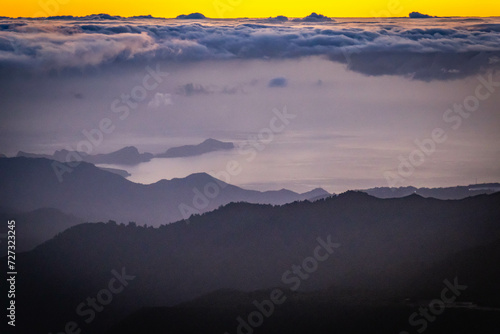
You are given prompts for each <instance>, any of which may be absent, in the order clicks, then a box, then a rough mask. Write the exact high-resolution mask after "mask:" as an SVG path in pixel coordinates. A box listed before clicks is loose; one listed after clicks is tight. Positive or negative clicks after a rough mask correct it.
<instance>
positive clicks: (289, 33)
mask: <svg viewBox="0 0 500 334" xmlns="http://www.w3.org/2000/svg"><path fill="white" fill-rule="evenodd" d="M275 19H276V18H275ZM206 21H207V22H206V23H203V24H201V23H200V22H195V23H192V22H185V20H175V19H171V20H167V19H155V18H150V17H147V16H143V17H136V18H120V17H111V16H109V15H108V16H107V15H105V14H99V15H93V16H91V17H84V18H75V17H58V18H51V19H50V20H27V19H0V73H2V72H6V71H9V70H19V69H25V70H28V71H32V70H36V71H40V70H42V71H43V70H46V71H53V70H56V71H61V70H65V69H82V68H86V67H95V66H105V65H106V64H110V63H117V62H151V61H155V60H162V61H176V62H186V61H204V60H225V59H242V60H244V59H285V58H299V57H307V56H324V57H327V58H328V59H331V60H332V61H337V62H341V63H344V64H346V65H347V67H348V68H349V69H350V70H353V71H357V72H360V73H363V74H366V75H403V76H409V77H412V78H415V79H420V80H433V79H454V78H460V77H464V76H468V75H473V74H475V73H478V72H480V71H483V70H485V69H488V68H491V67H495V68H497V67H498V62H495V61H492V59H498V57H499V56H500V19H498V18H497V19H495V18H491V19H484V20H482V22H480V23H478V22H477V21H467V20H463V19H452V18H449V19H436V20H435V21H436V23H435V24H434V25H432V26H430V25H429V24H426V26H425V27H421V26H418V24H419V23H418V22H419V21H420V20H411V19H378V21H373V22H369V21H367V22H348V21H345V22H344V21H341V20H340V19H339V20H337V21H330V20H329V18H326V17H323V16H322V15H317V14H316V15H314V14H311V15H310V16H308V17H306V18H304V19H301V20H300V22H293V21H290V20H288V21H286V20H284V19H283V18H280V19H279V20H278V22H276V21H275V22H274V23H273V21H272V20H269V19H267V20H260V21H259V20H209V19H207V20H206ZM311 21H312V22H311ZM438 21H439V22H438ZM410 22H411V23H410Z"/></svg>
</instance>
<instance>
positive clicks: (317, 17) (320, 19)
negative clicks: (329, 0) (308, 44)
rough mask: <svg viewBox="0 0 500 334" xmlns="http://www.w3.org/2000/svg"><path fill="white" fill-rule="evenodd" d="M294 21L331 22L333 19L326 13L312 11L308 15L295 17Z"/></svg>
mask: <svg viewBox="0 0 500 334" xmlns="http://www.w3.org/2000/svg"><path fill="white" fill-rule="evenodd" d="M294 21H295V22H330V21H333V20H332V19H331V18H329V17H328V16H325V15H321V14H316V13H311V15H308V16H306V17H304V18H297V19H294Z"/></svg>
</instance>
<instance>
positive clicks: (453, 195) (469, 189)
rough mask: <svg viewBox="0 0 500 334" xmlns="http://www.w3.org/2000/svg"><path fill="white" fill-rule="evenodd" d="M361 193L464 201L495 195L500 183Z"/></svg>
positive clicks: (499, 189)
mask: <svg viewBox="0 0 500 334" xmlns="http://www.w3.org/2000/svg"><path fill="white" fill-rule="evenodd" d="M361 191H363V192H365V193H367V194H369V195H372V196H375V197H379V198H397V197H405V196H409V195H412V194H417V195H420V196H422V197H432V198H438V199H462V198H466V197H470V196H477V195H482V194H493V193H495V192H498V191H500V183H482V184H471V185H468V186H456V187H445V188H416V187H399V188H390V187H378V188H370V189H365V190H361Z"/></svg>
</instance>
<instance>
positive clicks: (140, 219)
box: [0, 157, 328, 226]
mask: <svg viewBox="0 0 500 334" xmlns="http://www.w3.org/2000/svg"><path fill="white" fill-rule="evenodd" d="M58 166H59V168H60V166H63V165H61V164H59V165H58ZM64 166H67V167H66V168H68V170H65V172H63V174H62V175H61V179H62V182H59V180H58V177H57V174H56V172H55V171H54V165H53V161H52V160H47V159H32V158H22V157H21V158H8V159H2V160H0V201H1V203H2V205H3V206H5V207H10V208H14V209H17V210H21V211H31V210H36V209H39V208H56V209H58V210H61V211H63V212H66V213H70V214H73V215H75V216H77V217H81V218H82V219H85V220H87V221H98V220H101V221H107V220H110V219H113V220H116V221H118V222H129V221H135V222H137V223H139V224H141V225H142V224H148V225H154V226H158V225H160V224H164V223H168V222H173V221H176V220H180V219H183V218H188V217H189V216H190V215H191V214H193V213H202V212H206V211H210V210H214V209H216V208H218V207H219V206H221V205H224V204H227V203H230V202H238V201H244V202H249V203H261V204H285V203H290V202H293V201H297V200H304V199H308V198H312V197H314V198H318V197H325V196H328V193H327V192H326V191H324V190H322V189H315V190H313V191H312V192H310V193H306V194H304V195H302V194H297V193H295V192H292V191H289V190H284V189H283V190H280V191H267V192H259V191H253V190H245V189H242V188H239V187H236V186H233V185H229V184H227V183H224V182H222V181H220V180H217V179H215V178H213V177H211V176H210V175H208V174H205V173H200V174H193V175H190V176H188V177H186V178H184V179H172V180H168V181H167V180H162V181H159V182H156V183H154V184H150V185H143V184H138V183H133V182H130V181H128V180H126V179H124V178H123V177H121V176H118V175H115V174H112V173H109V172H106V171H103V170H100V169H99V168H97V167H95V166H94V165H92V164H89V163H80V164H79V165H78V166H76V167H74V168H73V167H69V165H64Z"/></svg>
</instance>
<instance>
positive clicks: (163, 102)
mask: <svg viewBox="0 0 500 334" xmlns="http://www.w3.org/2000/svg"><path fill="white" fill-rule="evenodd" d="M172 104H174V103H173V102H172V95H170V94H164V93H156V94H155V95H154V96H153V98H152V99H151V101H149V103H148V107H149V108H153V109H157V108H159V107H163V106H168V105H172Z"/></svg>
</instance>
